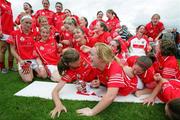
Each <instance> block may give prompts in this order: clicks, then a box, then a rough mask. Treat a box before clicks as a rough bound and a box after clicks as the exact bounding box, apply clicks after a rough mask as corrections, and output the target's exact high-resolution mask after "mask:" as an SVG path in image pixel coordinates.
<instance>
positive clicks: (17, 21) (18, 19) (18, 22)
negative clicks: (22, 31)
mask: <svg viewBox="0 0 180 120" xmlns="http://www.w3.org/2000/svg"><path fill="white" fill-rule="evenodd" d="M20 17H21V15H18V16H17V18H16V20H15V23H16V24H17V25H20V19H21V18H20Z"/></svg>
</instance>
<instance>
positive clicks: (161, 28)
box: [159, 22, 165, 32]
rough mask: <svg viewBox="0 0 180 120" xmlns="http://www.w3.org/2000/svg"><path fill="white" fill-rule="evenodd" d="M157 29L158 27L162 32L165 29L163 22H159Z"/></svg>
mask: <svg viewBox="0 0 180 120" xmlns="http://www.w3.org/2000/svg"><path fill="white" fill-rule="evenodd" d="M159 29H160V32H162V31H163V30H164V29H165V28H164V24H163V23H162V22H159Z"/></svg>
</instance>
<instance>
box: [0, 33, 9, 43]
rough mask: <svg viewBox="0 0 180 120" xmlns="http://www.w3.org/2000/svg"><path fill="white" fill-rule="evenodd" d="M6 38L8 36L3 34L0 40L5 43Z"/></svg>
mask: <svg viewBox="0 0 180 120" xmlns="http://www.w3.org/2000/svg"><path fill="white" fill-rule="evenodd" d="M8 38H9V35H7V34H3V37H2V38H1V40H2V41H7V39H8Z"/></svg>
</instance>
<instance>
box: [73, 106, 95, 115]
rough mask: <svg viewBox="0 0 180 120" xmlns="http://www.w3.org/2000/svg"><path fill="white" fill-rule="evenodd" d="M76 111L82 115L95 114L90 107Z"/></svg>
mask: <svg viewBox="0 0 180 120" xmlns="http://www.w3.org/2000/svg"><path fill="white" fill-rule="evenodd" d="M76 112H77V113H78V114H80V115H82V116H94V113H93V110H92V109H91V108H89V107H86V108H82V109H78V110H77V111H76Z"/></svg>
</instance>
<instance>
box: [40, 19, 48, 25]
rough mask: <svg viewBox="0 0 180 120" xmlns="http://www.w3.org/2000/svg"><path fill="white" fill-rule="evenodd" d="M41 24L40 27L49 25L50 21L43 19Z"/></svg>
mask: <svg viewBox="0 0 180 120" xmlns="http://www.w3.org/2000/svg"><path fill="white" fill-rule="evenodd" d="M39 24H40V26H45V25H48V20H47V19H42V20H41V22H40V23H39Z"/></svg>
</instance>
